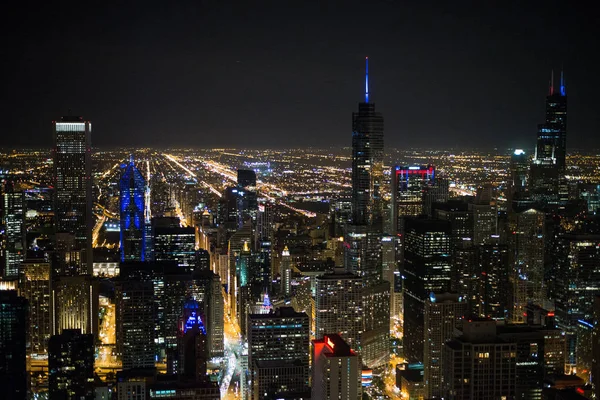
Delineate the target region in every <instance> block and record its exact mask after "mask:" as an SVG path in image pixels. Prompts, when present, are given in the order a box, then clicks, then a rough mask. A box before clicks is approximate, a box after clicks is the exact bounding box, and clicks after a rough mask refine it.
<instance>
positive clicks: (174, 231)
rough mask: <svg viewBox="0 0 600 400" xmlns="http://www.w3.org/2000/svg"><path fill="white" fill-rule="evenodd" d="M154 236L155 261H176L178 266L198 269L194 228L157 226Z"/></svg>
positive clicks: (154, 229)
mask: <svg viewBox="0 0 600 400" xmlns="http://www.w3.org/2000/svg"><path fill="white" fill-rule="evenodd" d="M152 236H153V238H154V246H153V247H154V260H155V261H176V262H177V265H178V266H180V267H183V268H189V269H192V270H193V269H195V268H196V267H198V264H199V263H198V261H199V260H198V254H197V252H196V231H195V230H194V228H191V227H188V228H186V227H179V226H177V227H173V226H159V225H156V224H155V226H154V228H153V235H152Z"/></svg>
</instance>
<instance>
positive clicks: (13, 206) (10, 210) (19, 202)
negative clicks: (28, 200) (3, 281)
mask: <svg viewBox="0 0 600 400" xmlns="http://www.w3.org/2000/svg"><path fill="white" fill-rule="evenodd" d="M2 197H3V198H4V199H3V201H4V213H3V221H2V223H3V225H4V227H5V235H6V242H5V243H6V244H5V246H6V247H5V251H4V266H3V267H4V268H3V269H2V274H3V276H4V278H16V277H17V276H18V275H19V265H20V264H21V261H23V258H24V256H25V247H26V244H25V194H24V192H23V191H22V190H21V188H20V186H19V185H15V183H14V182H7V183H6V185H5V187H4V194H3V195H2Z"/></svg>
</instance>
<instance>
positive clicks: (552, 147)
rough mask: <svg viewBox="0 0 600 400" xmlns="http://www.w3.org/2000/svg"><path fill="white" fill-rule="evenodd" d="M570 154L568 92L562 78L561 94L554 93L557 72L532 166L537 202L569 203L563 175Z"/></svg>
mask: <svg viewBox="0 0 600 400" xmlns="http://www.w3.org/2000/svg"><path fill="white" fill-rule="evenodd" d="M566 153H567V91H566V88H565V81H564V75H563V73H562V72H561V74H560V90H559V91H555V90H554V71H553V72H552V76H551V78H550V90H549V93H548V96H547V97H546V120H545V122H544V123H543V124H540V125H538V135H537V143H536V148H535V156H534V158H533V163H532V164H531V179H530V191H531V192H532V197H533V199H534V200H537V201H540V202H543V203H545V204H557V203H558V202H559V201H564V200H566V199H565V198H564V197H565V193H564V192H565V191H566V190H565V188H564V186H565V185H564V182H563V180H564V176H563V175H564V171H565V167H566Z"/></svg>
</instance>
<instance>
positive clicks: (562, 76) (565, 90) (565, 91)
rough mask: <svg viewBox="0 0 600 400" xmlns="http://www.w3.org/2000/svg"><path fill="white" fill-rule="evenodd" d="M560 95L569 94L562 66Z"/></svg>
mask: <svg viewBox="0 0 600 400" xmlns="http://www.w3.org/2000/svg"><path fill="white" fill-rule="evenodd" d="M560 95H561V96H566V95H567V88H566V87H565V74H564V70H563V69H562V68H561V70H560Z"/></svg>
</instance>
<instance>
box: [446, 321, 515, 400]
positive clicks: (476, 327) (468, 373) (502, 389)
mask: <svg viewBox="0 0 600 400" xmlns="http://www.w3.org/2000/svg"><path fill="white" fill-rule="evenodd" d="M443 351H444V355H443V366H442V368H443V369H442V370H443V376H444V379H443V382H444V388H443V398H448V399H456V400H483V399H504V398H506V399H514V398H515V393H516V358H517V345H516V343H514V342H511V341H506V340H503V339H501V338H499V337H498V336H497V334H496V322H494V321H489V320H473V321H472V320H469V321H465V322H464V328H463V334H462V336H460V337H458V338H456V339H453V340H451V341H449V342H447V343H446V345H445V346H444V350H443Z"/></svg>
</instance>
